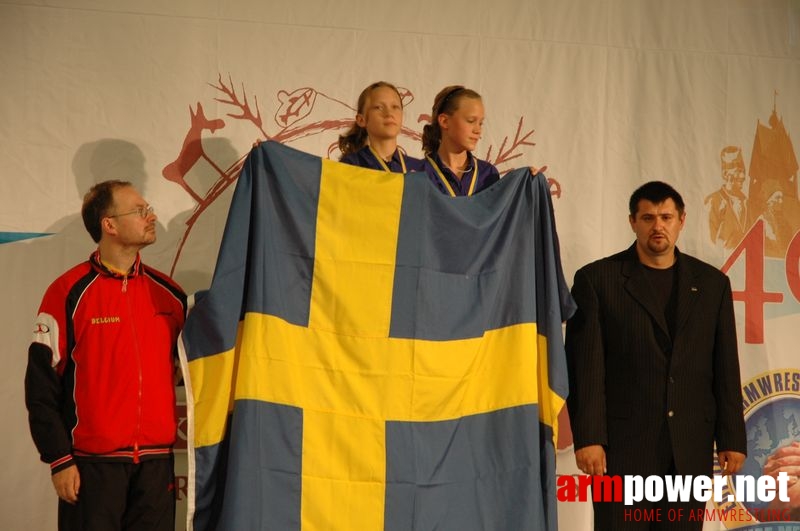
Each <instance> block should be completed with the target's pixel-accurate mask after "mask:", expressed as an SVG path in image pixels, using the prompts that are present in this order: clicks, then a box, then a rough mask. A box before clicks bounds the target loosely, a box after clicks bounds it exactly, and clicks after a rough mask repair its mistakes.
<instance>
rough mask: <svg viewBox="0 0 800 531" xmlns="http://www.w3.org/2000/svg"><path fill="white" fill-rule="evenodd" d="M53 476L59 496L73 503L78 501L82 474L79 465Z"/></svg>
mask: <svg viewBox="0 0 800 531" xmlns="http://www.w3.org/2000/svg"><path fill="white" fill-rule="evenodd" d="M51 478H52V480H53V486H54V487H55V489H56V494H58V497H59V498H61V499H62V500H64V501H65V502H67V503H71V504H73V505H74V504H75V503H77V502H78V491H79V490H80V488H81V475H80V474H79V473H78V467H77V466H76V465H72V466H71V467H69V468H65V469H64V470H61V471H59V472H56V473H55V474H53V475H52V476H51Z"/></svg>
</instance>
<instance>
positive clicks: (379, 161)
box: [369, 146, 408, 173]
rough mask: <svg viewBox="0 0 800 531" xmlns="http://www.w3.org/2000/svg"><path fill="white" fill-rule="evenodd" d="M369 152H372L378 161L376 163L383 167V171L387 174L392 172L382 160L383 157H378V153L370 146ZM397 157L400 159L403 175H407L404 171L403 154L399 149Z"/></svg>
mask: <svg viewBox="0 0 800 531" xmlns="http://www.w3.org/2000/svg"><path fill="white" fill-rule="evenodd" d="M369 150H370V151H371V152H372V154H373V155H374V156H375V158H376V159H378V163H379V164H380V165H381V166H382V167H383V169H384V170H385V171H388V172H391V171H392V170H390V169H389V166H388V165H387V164H386V161H385V160H383V157H381V156H380V155H378V152H377V151H375V149H373V147H372V146H369ZM397 157H398V158H399V159H400V167H401V168H402V169H403V173H408V170H406V159H405V158H403V152H402V151H400V150H399V149H398V150H397Z"/></svg>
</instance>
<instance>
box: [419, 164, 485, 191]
mask: <svg viewBox="0 0 800 531" xmlns="http://www.w3.org/2000/svg"><path fill="white" fill-rule="evenodd" d="M425 158H426V159H428V162H430V163H431V166H433V169H434V171H435V172H436V175H438V176H439V179H441V180H442V182H443V183H444V185H445V187H446V188H447V191H448V192H450V195H451V196H453V197H455V196H456V193H455V191H454V190H453V187H452V186H450V183H449V182H448V181H447V178H446V177H445V176H444V173H442V170H441V169H439V165H438V164H436V161H435V160H433V159H432V158H431V156H430V155H425ZM472 162H473V164H474V166H473V168H472V182H471V183H469V190H468V191H467V195H468V196H469V195H472V194H473V193H475V183H476V182H478V159H476V158H474V157H473V161H472ZM462 179H463V176H462Z"/></svg>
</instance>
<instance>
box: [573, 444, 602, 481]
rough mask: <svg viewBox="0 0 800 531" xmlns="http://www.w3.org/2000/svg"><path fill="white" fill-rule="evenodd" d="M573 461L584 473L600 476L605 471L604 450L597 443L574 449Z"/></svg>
mask: <svg viewBox="0 0 800 531" xmlns="http://www.w3.org/2000/svg"><path fill="white" fill-rule="evenodd" d="M575 463H576V464H577V465H578V468H580V469H581V471H582V472H583V473H584V474H589V475H590V476H602V475H603V474H605V473H606V451H605V450H604V449H603V447H602V446H601V445H599V444H593V445H591V446H584V447H583V448H581V449H580V450H575Z"/></svg>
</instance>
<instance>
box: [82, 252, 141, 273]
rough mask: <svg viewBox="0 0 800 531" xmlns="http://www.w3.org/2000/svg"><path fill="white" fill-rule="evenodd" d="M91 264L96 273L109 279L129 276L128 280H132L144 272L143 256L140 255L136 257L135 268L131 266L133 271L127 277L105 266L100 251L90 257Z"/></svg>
mask: <svg viewBox="0 0 800 531" xmlns="http://www.w3.org/2000/svg"><path fill="white" fill-rule="evenodd" d="M89 263H90V264H92V267H93V268H94V270H95V271H97V272H98V273H100V274H101V275H104V276H107V277H114V278H119V279H122V278H125V277H126V276H127V277H128V278H130V277H135V276H138V275H139V274H141V272H142V256H141V255H140V254H137V255H136V260H134V262H133V266H131V270H130V271H129V272H128V274H127V275H122V274H120V273H117V272H116V271H112V270H110V269H109V268H107V267H106V266H105V264H103V262H102V260H100V251H99V250H95V251H94V252H93V253H92V254H91V255H90V256H89Z"/></svg>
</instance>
